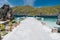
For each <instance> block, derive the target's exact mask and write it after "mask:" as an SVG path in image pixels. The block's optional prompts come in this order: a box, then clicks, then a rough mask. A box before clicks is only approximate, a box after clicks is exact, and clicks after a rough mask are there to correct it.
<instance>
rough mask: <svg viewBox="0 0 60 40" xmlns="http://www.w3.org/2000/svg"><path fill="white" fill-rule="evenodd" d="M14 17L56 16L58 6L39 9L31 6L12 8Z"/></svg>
mask: <svg viewBox="0 0 60 40" xmlns="http://www.w3.org/2000/svg"><path fill="white" fill-rule="evenodd" d="M13 12H14V13H15V15H29V16H42V15H43V16H45V15H47V16H56V15H57V14H58V13H59V12H60V5H57V6H45V7H41V8H34V7H31V6H16V7H13Z"/></svg>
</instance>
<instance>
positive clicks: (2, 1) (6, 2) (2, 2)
mask: <svg viewBox="0 0 60 40" xmlns="http://www.w3.org/2000/svg"><path fill="white" fill-rule="evenodd" d="M3 4H9V5H10V6H11V7H12V6H13V5H11V3H9V2H8V1H7V0H0V7H1V6H2V5H3Z"/></svg>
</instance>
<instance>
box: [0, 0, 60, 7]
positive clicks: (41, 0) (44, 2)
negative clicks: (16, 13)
mask: <svg viewBox="0 0 60 40" xmlns="http://www.w3.org/2000/svg"><path fill="white" fill-rule="evenodd" d="M3 4H10V5H11V6H25V5H30V6H34V7H40V6H54V5H60V0H0V6H1V5H3Z"/></svg>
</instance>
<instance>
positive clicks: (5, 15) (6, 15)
mask: <svg viewBox="0 0 60 40" xmlns="http://www.w3.org/2000/svg"><path fill="white" fill-rule="evenodd" d="M0 19H2V20H7V19H9V20H11V19H13V14H12V9H11V8H10V6H9V5H7V4H4V5H3V6H2V7H1V8H0Z"/></svg>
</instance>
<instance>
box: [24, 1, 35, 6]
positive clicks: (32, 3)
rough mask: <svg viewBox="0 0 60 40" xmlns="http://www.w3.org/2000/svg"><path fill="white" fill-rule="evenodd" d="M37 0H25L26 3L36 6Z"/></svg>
mask: <svg viewBox="0 0 60 40" xmlns="http://www.w3.org/2000/svg"><path fill="white" fill-rule="evenodd" d="M34 2H35V0H24V5H30V6H34Z"/></svg>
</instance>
